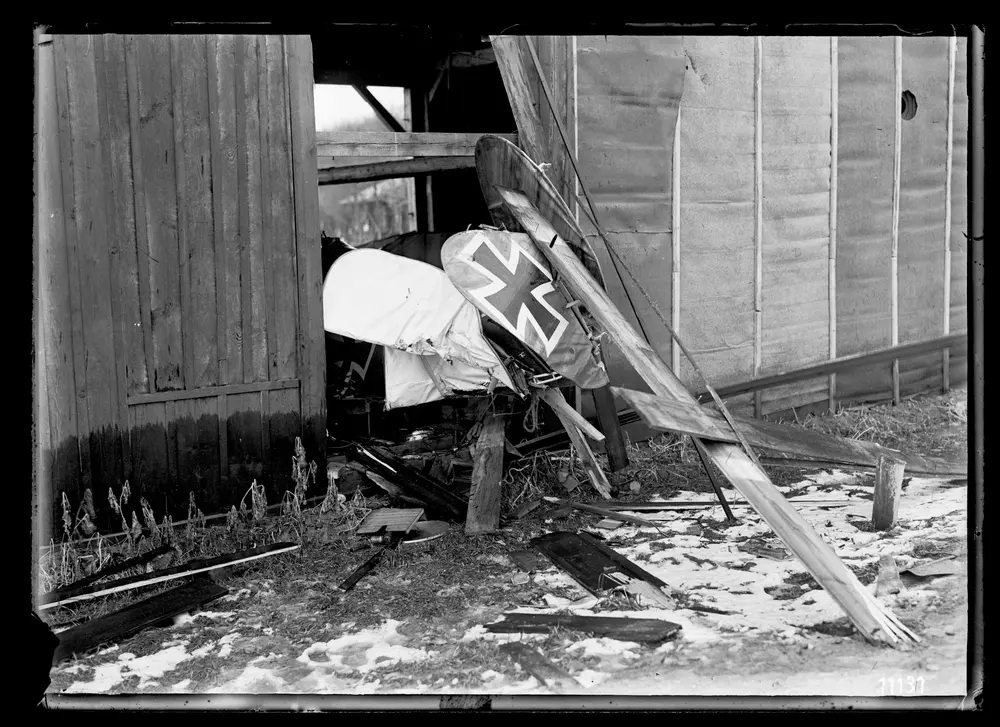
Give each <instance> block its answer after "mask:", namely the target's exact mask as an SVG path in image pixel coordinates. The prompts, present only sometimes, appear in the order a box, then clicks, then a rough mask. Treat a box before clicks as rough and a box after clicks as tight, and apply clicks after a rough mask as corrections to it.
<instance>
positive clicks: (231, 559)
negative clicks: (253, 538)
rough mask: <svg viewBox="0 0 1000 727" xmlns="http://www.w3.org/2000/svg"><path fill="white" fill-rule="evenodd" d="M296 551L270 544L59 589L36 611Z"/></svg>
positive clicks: (285, 545) (294, 547)
mask: <svg viewBox="0 0 1000 727" xmlns="http://www.w3.org/2000/svg"><path fill="white" fill-rule="evenodd" d="M298 548H299V545H298V543H272V544H270V545H261V546H259V547H257V548H251V549H249V550H243V551H240V552H239V553H229V554H227V555H220V556H218V557H215V558H203V559H197V560H191V561H188V562H187V563H183V564H181V565H178V566H174V567H173V568H165V569H163V570H160V571H154V572H152V573H148V574H146V573H144V574H140V575H137V576H132V577H130V578H120V579H118V580H115V581H111V582H110V583H106V584H103V585H102V584H93V585H89V586H84V587H83V588H74V589H72V590H69V589H61V590H58V591H52V592H50V593H46V594H44V595H43V596H42V598H41V602H40V603H39V606H38V607H39V608H40V609H46V608H54V607H55V606H62V605H65V604H67V603H75V602H76V601H86V600H89V599H91V598H98V597H99V596H106V595H108V594H111V593H119V592H121V591H128V590H132V589H134V588H143V587H145V586H151V585H153V584H155V583H163V582H164V581H171V580H175V579H177V578H184V577H185V576H190V575H195V574H197V573H205V572H207V571H210V570H215V569H217V568H225V567H228V566H232V565H238V564H240V563H247V562H249V561H252V560H258V559H259V558H268V557H270V556H273V555H279V554H281V553H287V552H289V551H292V550H297V549H298Z"/></svg>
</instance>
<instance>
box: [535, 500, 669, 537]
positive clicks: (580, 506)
mask: <svg viewBox="0 0 1000 727" xmlns="http://www.w3.org/2000/svg"><path fill="white" fill-rule="evenodd" d="M543 499H544V500H547V501H548V502H554V503H557V504H559V505H564V506H567V507H572V508H573V509H575V510H583V511H584V512H592V513H594V514H595V515H600V516H602V517H605V518H610V519H613V520H619V521H621V522H626V523H633V524H634V525H642V526H644V527H651V528H656V529H657V530H659V527H660V526H659V525H657V524H656V523H654V522H653V521H652V520H647V519H646V518H644V517H637V516H635V515H626V514H624V513H622V512H618V511H615V510H610V509H605V508H603V507H598V506H596V505H588V504H587V503H585V502H571V501H569V500H563V499H560V498H558V497H545V498H543Z"/></svg>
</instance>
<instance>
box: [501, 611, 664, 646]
mask: <svg viewBox="0 0 1000 727" xmlns="http://www.w3.org/2000/svg"><path fill="white" fill-rule="evenodd" d="M557 626H558V627H559V628H564V629H571V630H573V631H582V632H584V633H588V634H593V635H594V636H606V637H608V638H611V639H618V640H620V641H642V642H649V643H660V642H662V641H666V640H667V639H669V638H671V637H673V636H675V635H676V634H677V632H678V631H680V630H681V627H680V625H678V624H675V623H672V622H670V621H664V620H663V619H658V618H625V617H621V616H583V615H576V614H568V613H516V612H515V613H505V614H504V619H503V620H502V621H497V622H496V623H492V624H487V625H486V630H487V631H491V632H493V633H503V634H516V633H524V634H544V633H547V632H549V631H551V630H552V629H553V628H555V627H557Z"/></svg>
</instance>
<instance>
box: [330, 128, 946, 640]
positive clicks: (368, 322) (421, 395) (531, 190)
mask: <svg viewBox="0 0 1000 727" xmlns="http://www.w3.org/2000/svg"><path fill="white" fill-rule="evenodd" d="M476 162H477V169H478V171H479V175H480V182H481V185H482V188H483V193H484V197H485V198H486V200H487V203H488V206H489V208H490V211H491V214H492V215H493V221H494V222H495V223H496V225H497V227H487V226H481V227H480V228H478V229H470V230H467V231H465V232H461V233H458V234H456V235H452V236H451V237H450V238H448V239H447V241H446V242H445V243H444V244H443V246H442V247H441V249H440V260H441V265H442V268H443V269H438V268H436V267H434V266H433V265H429V264H427V263H424V262H420V261H416V260H409V259H406V258H402V257H399V256H394V255H392V254H390V253H387V252H385V251H381V250H364V249H359V250H353V249H352V250H349V251H347V252H344V253H343V254H342V255H341V256H340V257H339V258H338V259H337V260H336V261H335V262H334V263H333V265H332V266H331V268H330V272H329V274H328V275H327V279H326V282H325V286H324V305H325V315H326V328H327V330H328V331H330V332H332V333H337V334H340V335H342V336H346V337H349V338H353V339H356V340H361V341H369V342H371V343H373V344H377V345H379V346H382V347H383V348H384V362H385V364H384V365H385V378H386V406H387V407H392V406H397V407H405V406H411V405H413V404H418V403H423V402H428V401H433V400H437V399H442V398H446V397H450V396H455V395H462V396H469V395H472V396H475V395H481V394H492V393H494V392H495V391H496V390H497V389H498V388H503V389H506V390H509V391H510V392H511V393H512V394H513V395H514V396H515V397H516V398H520V399H522V400H523V399H525V398H527V397H529V396H530V397H532V399H537V400H541V401H545V402H546V404H547V405H548V406H549V407H550V408H551V409H552V410H553V411H554V413H555V415H556V417H557V418H558V419H559V421H560V423H561V424H562V425H563V427H564V428H565V429H566V432H567V434H568V435H569V438H570V441H571V442H572V443H573V445H574V449H575V451H576V453H577V454H578V455H579V456H580V459H581V460H582V462H583V465H584V469H585V471H586V472H587V474H588V477H589V479H590V482H591V484H592V485H593V487H594V489H595V490H597V491H598V492H599V493H600V494H601V496H602V497H603V498H605V499H610V497H611V495H612V492H611V487H610V485H609V482H608V479H607V476H606V475H605V474H604V472H603V470H602V468H601V467H600V465H599V463H598V461H597V459H596V458H595V457H594V455H593V453H592V451H591V450H590V447H589V446H588V444H587V439H588V438H590V439H592V440H595V441H601V440H602V439H604V437H605V436H606V435H607V432H603V433H602V432H601V431H599V430H598V429H596V428H595V427H594V426H593V425H592V424H591V423H590V422H589V421H588V420H586V419H585V418H584V417H583V416H582V415H581V414H580V413H579V412H578V411H577V410H576V409H574V408H573V407H571V406H570V405H569V404H568V403H567V401H566V400H565V398H564V397H563V396H562V393H561V392H560V390H559V385H560V384H562V385H566V384H573V385H575V386H577V387H579V388H580V389H588V390H597V389H600V388H603V387H609V386H610V384H611V383H612V382H610V381H609V379H608V374H607V369H606V367H605V365H604V363H603V357H602V353H601V347H600V342H601V341H602V340H609V341H611V342H613V344H614V345H615V346H616V347H617V348H618V350H619V351H620V352H621V353H622V354H623V355H624V356H625V357H626V358H627V360H628V361H629V363H630V365H631V366H632V367H633V368H634V369H635V371H636V372H637V373H638V374H639V375H640V376H641V377H642V378H643V380H644V381H645V383H646V384H647V385H648V386H649V388H650V390H651V391H652V394H646V393H642V392H637V391H632V390H629V389H622V388H620V387H618V388H614V392H615V394H616V395H617V396H618V397H619V398H620V399H621V400H624V401H626V402H627V403H629V404H630V405H631V406H632V407H633V408H634V409H635V411H636V412H637V413H638V414H639V416H640V417H641V418H642V419H643V420H644V421H645V422H646V423H647V424H648V425H649V426H650V427H651V428H652V429H654V430H659V431H668V432H673V433H676V434H679V435H682V436H689V437H691V438H692V439H693V440H694V442H695V444H696V445H697V448H698V450H699V452H700V453H701V455H702V458H703V462H704V463H705V467H706V469H707V470H709V472H710V474H711V469H710V468H709V464H711V465H713V466H714V467H715V468H716V469H718V470H719V471H720V472H721V473H722V474H723V475H724V476H725V477H726V479H728V480H729V482H730V483H731V484H732V485H733V487H734V488H735V489H736V491H737V492H738V493H739V494H740V495H742V496H743V498H744V499H745V500H746V501H747V503H748V504H749V505H750V506H752V507H753V508H754V509H755V510H756V511H757V512H758V513H759V514H760V516H761V517H762V518H763V519H764V520H765V521H766V522H767V523H768V525H769V526H770V527H771V528H772V529H773V530H774V531H775V533H776V534H777V535H778V537H779V538H780V539H781V540H782V541H783V542H784V544H785V545H786V546H787V547H788V549H789V550H790V551H791V552H792V553H793V554H794V555H795V556H796V557H798V559H799V560H800V561H801V562H802V564H803V565H804V566H805V567H806V569H807V570H808V571H809V572H810V573H811V574H812V575H813V577H814V578H815V579H816V581H817V582H818V583H820V585H822V587H823V588H825V589H826V590H827V591H828V592H829V593H830V595H831V596H832V597H833V599H834V600H835V601H836V602H837V603H838V604H839V605H840V606H841V607H842V608H843V610H844V612H845V613H846V614H847V616H848V617H849V618H850V619H851V621H852V622H853V623H854V624H855V626H856V627H857V628H858V630H859V632H860V633H861V634H862V635H863V636H864V637H865V638H867V639H869V640H873V641H888V642H889V643H893V644H894V643H898V642H900V641H907V640H918V637H917V636H916V635H915V634H914V633H912V632H911V631H910V630H909V629H908V628H907V627H906V626H905V625H904V624H902V623H901V622H900V621H899V619H898V618H897V617H896V616H894V615H893V614H892V613H891V612H890V611H889V610H888V609H887V608H886V607H885V606H884V605H883V604H882V603H880V602H879V601H878V600H877V599H876V598H875V596H874V595H873V594H872V593H870V592H869V591H868V590H867V589H866V588H865V587H864V586H862V585H861V583H860V582H859V581H858V579H857V577H856V576H855V575H854V573H853V572H852V571H850V570H849V569H848V568H847V566H846V565H845V564H844V563H843V562H842V561H841V560H840V558H839V557H838V556H837V554H836V553H835V552H834V550H833V549H832V548H831V547H830V545H829V544H827V543H826V542H825V541H824V540H823V538H822V537H821V536H820V535H819V534H818V533H816V532H815V531H814V530H813V529H812V527H811V526H810V525H809V524H808V523H807V522H806V521H805V520H804V519H803V518H802V517H801V515H799V513H798V512H797V511H796V510H795V508H794V507H793V506H792V504H791V503H789V502H788V501H786V500H785V498H784V496H783V495H782V494H781V493H780V492H779V491H778V490H777V489H776V488H775V487H774V485H773V484H772V483H771V481H770V479H769V477H768V475H767V474H766V473H765V472H764V470H763V468H762V467H761V465H760V462H759V460H758V458H757V455H756V454H755V452H754V451H753V449H751V444H750V443H749V442H752V443H753V445H752V446H755V447H760V448H761V449H764V450H767V451H770V452H773V453H777V454H779V455H781V456H784V457H787V458H790V459H793V460H797V461H815V462H820V461H823V460H824V457H827V458H830V461H835V462H837V463H838V464H841V465H846V466H857V467H860V468H868V467H871V466H872V463H873V462H874V461H875V460H877V459H878V457H879V456H881V455H883V454H887V453H890V450H885V449H884V448H881V447H879V446H878V445H874V444H871V443H859V442H855V441H853V440H844V439H840V438H837V437H820V436H818V435H814V434H809V435H807V436H803V434H804V433H803V432H802V431H800V430H798V429H796V428H793V427H786V426H782V425H778V424H774V423H771V422H757V421H755V420H746V419H740V420H739V421H738V423H737V420H735V419H734V418H733V417H732V416H731V415H730V414H729V412H728V411H727V410H726V407H725V405H724V403H723V402H722V401H721V400H720V399H718V397H717V396H716V402H715V403H716V406H717V408H718V410H715V409H712V408H710V407H708V406H703V405H702V404H700V403H699V402H698V400H697V399H696V398H695V397H694V396H693V395H692V394H691V393H690V392H689V391H688V390H687V388H686V387H685V386H684V385H683V384H682V383H681V382H680V380H679V379H678V378H677V377H676V376H675V374H674V373H673V371H672V370H671V369H670V367H669V366H667V365H666V364H665V363H664V362H663V361H662V360H661V358H660V357H659V355H658V354H657V353H656V351H655V350H654V349H653V348H652V347H651V346H650V345H649V344H648V343H647V342H646V340H645V339H644V338H643V337H642V336H641V335H640V334H639V333H637V332H636V330H635V329H634V328H633V327H632V326H631V325H630V324H629V323H628V322H627V321H626V319H625V318H624V317H623V316H622V314H621V313H620V312H619V311H618V309H617V308H616V306H615V304H614V303H613V302H612V300H611V299H610V297H609V296H608V294H607V292H606V291H605V289H604V286H603V282H602V280H601V279H600V276H601V274H600V269H599V267H597V265H596V256H595V255H594V254H593V250H592V249H591V248H590V243H589V242H588V241H587V237H586V235H584V233H583V232H582V230H581V229H580V228H579V226H578V225H577V223H576V222H575V221H574V218H573V217H572V216H571V215H570V214H569V211H568V208H567V206H566V204H565V202H563V201H562V199H561V198H560V197H559V196H558V195H557V194H556V193H555V191H554V189H552V188H551V184H549V183H548V180H546V179H545V177H544V175H543V174H542V173H541V171H540V170H539V169H538V167H537V166H536V165H535V164H534V162H532V161H531V160H530V159H529V158H528V157H527V156H526V155H525V154H524V153H523V152H522V151H520V150H519V149H517V147H515V146H514V145H512V144H510V143H509V142H507V141H506V140H504V139H502V138H499V137H490V136H484V137H482V138H481V139H480V142H479V144H478V145H477V149H476ZM542 209H545V210H546V213H544V214H543V213H542V211H541V210H542ZM595 227H596V225H595ZM598 230H599V231H600V229H599V227H598ZM602 237H603V235H602ZM609 249H610V246H609ZM612 252H613V251H612ZM692 363H693V362H692ZM705 383H706V385H707V382H705ZM710 390H711V388H710ZM504 426H505V425H504V414H503V413H500V412H497V411H485V410H484V412H483V416H482V421H481V422H479V423H478V424H477V426H476V429H479V428H480V427H481V433H480V435H479V436H480V439H479V442H478V446H477V447H474V451H475V450H478V451H477V453H476V455H475V456H476V460H477V461H476V464H475V468H476V472H477V473H478V476H474V477H473V481H474V482H476V486H474V487H473V488H472V490H471V491H470V496H469V501H468V507H467V514H468V518H469V520H468V522H467V526H466V530H467V532H489V531H495V530H496V528H497V527H498V526H499V497H500V485H499V481H500V477H501V465H502V461H503V451H504V441H505V440H504V436H503V431H504ZM358 451H359V452H360V455H359V457H360V459H367V461H368V462H369V464H370V465H372V466H373V467H375V469H376V470H377V474H379V477H380V478H386V479H390V478H396V480H397V484H398V483H399V482H400V481H401V479H400V478H399V475H401V474H402V473H401V469H402V468H404V467H405V463H402V462H400V461H398V460H393V461H390V460H389V459H388V453H387V452H386V451H384V450H383V451H379V450H378V449H377V448H375V447H372V446H370V445H368V446H361V448H360V449H359V450H358ZM488 452H492V453H493V454H492V455H489V454H488ZM892 454H894V455H895V456H896V457H897V458H898V459H903V460H904V461H905V462H906V464H907V466H908V467H911V466H912V468H913V470H914V471H918V472H920V471H923V472H936V473H938V474H940V473H942V472H946V471H948V467H949V464H948V463H940V462H935V461H932V460H931V459H930V458H922V457H918V456H914V457H909V458H907V457H905V456H904V455H901V454H900V453H898V452H892ZM360 459H359V461H360ZM419 477H423V475H420V476H419ZM418 479H419V478H418ZM424 485H427V486H428V487H431V485H433V487H432V488H431V489H435V488H436V485H435V484H434V483H432V482H424ZM716 492H717V494H718V495H719V497H720V499H722V493H721V491H720V490H718V489H717V490H716ZM418 499H419V498H418ZM487 502H489V503H490V504H491V506H492V511H493V513H494V515H493V519H492V523H490V522H487V523H486V525H485V526H484V525H482V523H480V524H479V525H477V526H476V527H471V523H472V521H473V520H474V519H476V517H478V516H479V515H481V509H486V508H487V504H486V503H487ZM723 503H724V500H723ZM428 504H433V503H428ZM463 504H464V501H463ZM437 509H438V510H439V511H440V510H442V508H441V507H438V508H437ZM447 509H450V513H445V516H446V517H450V519H458V518H459V517H460V516H461V510H462V505H460V504H456V503H455V502H453V503H452V504H451V505H450V506H449V508H447ZM474 516H475V517H474Z"/></svg>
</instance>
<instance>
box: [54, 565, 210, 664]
mask: <svg viewBox="0 0 1000 727" xmlns="http://www.w3.org/2000/svg"><path fill="white" fill-rule="evenodd" d="M228 592H229V591H228V590H227V589H226V588H223V587H222V586H219V585H217V584H215V583H213V582H212V581H211V580H209V579H207V578H195V579H194V580H193V581H191V582H190V583H187V584H185V585H183V586H178V587H177V588H174V589H172V590H169V591H167V592H166V593H158V594H157V595H155V596H151V597H149V598H147V599H145V600H142V601H139V602H138V603H135V604H133V605H131V606H129V607H127V608H123V609H122V610H120V611H116V612H114V613H111V614H108V615H107V616H101V617H100V618H96V619H93V620H91V621H88V622H87V623H85V624H81V625H79V626H73V627H72V628H69V629H67V630H66V631H62V632H60V633H58V634H56V636H57V638H58V639H59V646H58V647H56V651H55V655H54V657H53V664H57V663H59V662H60V661H63V660H65V659H69V658H70V657H72V656H73V655H74V654H82V653H84V652H86V651H90V650H91V649H94V648H96V647H98V646H101V645H102V644H112V643H117V642H119V641H122V640H124V639H127V638H129V637H130V636H133V635H135V634H137V633H139V632H140V631H142V630H143V629H146V628H148V627H150V626H153V625H155V624H157V623H160V622H161V621H164V620H166V619H169V618H173V617H174V616H177V615H179V614H182V613H187V612H188V611H191V610H192V609H195V608H198V607H199V606H203V605H205V604H206V603H208V602H210V601H214V600H215V599H217V598H220V597H222V596H224V595H226V594H227V593H228Z"/></svg>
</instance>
